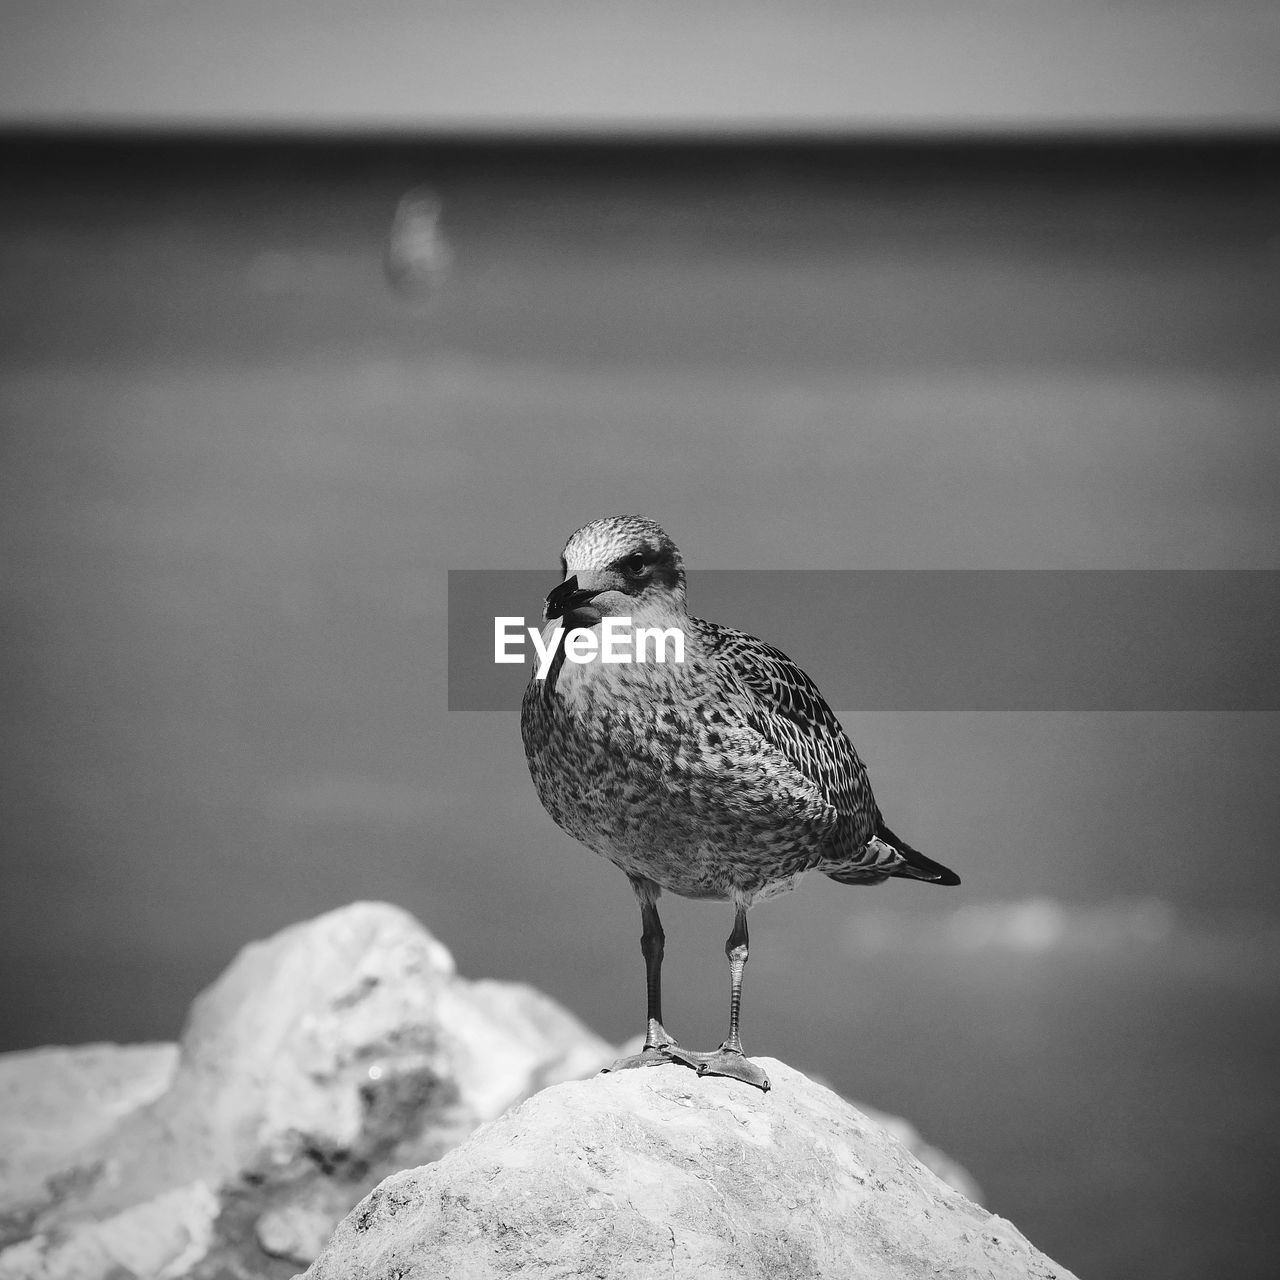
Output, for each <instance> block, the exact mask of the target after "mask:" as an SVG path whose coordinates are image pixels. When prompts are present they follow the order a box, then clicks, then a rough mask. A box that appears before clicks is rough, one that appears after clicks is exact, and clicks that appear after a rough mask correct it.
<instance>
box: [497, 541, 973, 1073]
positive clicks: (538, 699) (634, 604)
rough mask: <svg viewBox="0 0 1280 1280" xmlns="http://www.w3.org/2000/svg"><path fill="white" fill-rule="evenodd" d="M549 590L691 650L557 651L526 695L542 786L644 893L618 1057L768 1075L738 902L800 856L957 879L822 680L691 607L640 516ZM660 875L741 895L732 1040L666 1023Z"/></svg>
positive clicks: (776, 887)
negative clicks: (631, 1018)
mask: <svg viewBox="0 0 1280 1280" xmlns="http://www.w3.org/2000/svg"><path fill="white" fill-rule="evenodd" d="M562 564H563V568H564V573H565V580H564V582H562V583H561V585H560V586H559V587H557V588H556V589H555V590H553V591H552V592H551V594H550V595H549V596H548V597H547V606H548V607H547V623H546V626H545V627H544V631H543V634H544V638H545V639H547V640H549V639H550V636H551V634H552V632H553V630H554V628H555V627H556V626H564V627H565V628H566V630H568V629H570V628H572V627H576V626H583V627H592V626H595V627H597V629H598V625H599V622H600V619H601V617H630V618H631V619H632V623H633V625H634V626H636V627H642V626H643V627H657V628H670V627H676V628H679V629H680V630H681V631H682V632H683V635H684V661H683V662H666V663H659V662H655V661H652V660H649V661H644V662H632V663H621V664H616V665H610V664H605V663H602V662H600V661H599V660H596V661H593V662H590V663H586V664H581V665H580V664H577V663H574V662H572V661H567V660H566V659H565V655H564V648H563V645H561V647H560V648H559V649H558V651H557V653H556V656H555V659H554V660H553V662H552V664H551V667H550V670H549V671H548V673H547V675H546V678H545V679H539V678H538V677H537V675H536V674H535V676H534V678H533V679H532V680H531V681H530V683H529V686H528V689H527V690H526V692H525V697H524V705H523V708H522V715H521V731H522V734H523V737H524V745H525V754H526V756H527V758H528V762H529V771H530V773H531V775H532V777H533V782H534V786H535V787H536V789H537V792H538V796H539V798H540V799H541V801H542V803H543V806H544V807H545V808H546V810H547V812H548V813H549V814H550V815H551V817H552V818H553V819H554V820H555V821H556V823H557V824H558V825H559V826H560V827H562V828H563V829H564V830H565V831H567V832H568V833H569V834H570V835H572V836H574V837H575V838H576V839H578V840H580V841H581V842H582V843H583V844H585V845H586V846H587V847H588V848H589V849H592V850H594V851H595V852H596V853H598V854H600V855H602V856H603V857H606V858H608V859H609V860H610V861H611V862H613V863H615V864H616V865H617V866H618V867H620V868H621V869H622V870H623V871H625V872H626V873H627V875H628V877H629V878H630V879H631V883H632V886H633V888H634V889H635V890H636V893H637V895H638V897H639V898H640V903H641V911H642V915H643V918H644V924H645V932H644V935H643V938H642V946H643V948H644V954H645V963H646V972H647V975H648V984H649V1034H648V1037H647V1038H646V1042H645V1051H644V1053H643V1054H642V1055H638V1056H637V1057H635V1058H633V1059H627V1060H625V1061H624V1062H622V1063H620V1064H617V1065H619V1066H638V1065H646V1066H647V1065H653V1064H654V1063H655V1062H660V1061H664V1060H665V1061H679V1062H684V1063H686V1064H687V1065H689V1066H696V1067H697V1069H698V1070H699V1071H700V1072H706V1071H711V1072H714V1073H716V1074H722V1075H733V1076H736V1077H737V1078H739V1079H742V1080H745V1081H747V1082H748V1083H751V1084H755V1085H758V1086H759V1087H761V1088H768V1080H767V1078H765V1077H764V1074H763V1072H761V1071H759V1069H758V1068H757V1067H755V1066H754V1064H751V1063H750V1062H749V1061H747V1060H745V1059H744V1058H743V1056H742V1053H741V1045H740V1042H739V1041H738V1005H739V1000H740V994H741V981H742V969H743V966H744V965H745V963H746V958H747V928H746V914H745V913H746V910H747V909H748V908H749V907H750V906H751V905H752V904H753V903H754V902H756V901H757V900H759V899H761V898H763V897H767V896H769V895H771V894H774V893H778V892H782V891H785V890H787V889H790V888H793V887H794V885H795V883H796V881H797V880H798V879H799V877H800V876H801V875H803V874H804V873H805V872H806V871H814V870H816V871H820V872H822V873H824V874H825V875H828V876H830V877H831V878H832V879H834V880H838V881H840V882H842V883H848V884H859V883H863V884H875V883H878V882H880V881H882V880H885V879H887V878H888V877H889V876H902V877H908V878H912V879H919V880H930V881H934V882H937V883H941V884H958V883H959V880H958V877H956V876H955V875H954V873H952V872H950V871H948V870H947V869H946V868H945V867H943V866H941V865H939V864H938V863H936V862H933V861H931V860H930V859H929V858H926V857H925V856H924V855H923V854H921V853H918V852H917V851H916V850H914V849H912V848H911V847H910V845H908V844H906V842H905V841H902V840H900V839H899V838H898V837H897V836H895V835H894V834H893V833H892V832H891V831H890V830H889V829H888V828H887V827H886V826H885V825H884V821H883V819H882V817H881V815H880V810H879V808H878V807H877V805H876V802H875V798H874V796H873V795H872V793H871V785H870V783H869V781H868V778H867V771H866V767H865V766H864V765H863V763H862V761H861V759H860V758H859V756H858V753H857V751H856V750H855V749H854V746H853V743H852V742H850V741H849V738H848V736H847V735H846V734H845V732H844V730H843V729H842V728H841V727H840V723H839V721H837V719H836V718H835V716H834V715H833V714H832V712H831V709H830V708H829V707H828V706H827V704H826V702H825V701H824V700H823V698H822V695H821V694H820V693H819V692H818V689H817V687H816V686H815V685H814V683H813V681H812V680H810V679H809V677H808V676H807V675H806V674H805V673H804V672H803V671H802V670H801V669H800V668H799V667H797V666H796V665H795V663H793V662H792V661H791V660H790V659H789V658H788V657H787V656H786V654H784V653H782V652H780V651H779V650H777V649H775V648H773V646H772V645H768V644H766V643H764V641H762V640H758V639H756V637H754V636H751V635H747V634H746V633H745V632H742V631H735V630H733V629H731V628H729V627H722V626H719V625H718V624H716V623H714V622H707V621H704V620H703V619H701V618H696V617H693V616H691V615H690V614H689V613H688V611H687V609H686V606H685V575H684V565H683V561H682V559H681V557H680V552H679V551H678V550H677V548H676V546H675V544H674V543H673V542H672V541H671V539H670V538H669V537H668V536H667V534H666V533H665V532H663V530H662V529H661V528H660V527H659V526H658V525H656V524H655V523H654V522H653V521H651V520H646V519H644V518H643V517H640V516H617V517H612V518H609V519H605V520H597V521H593V522H592V523H591V524H588V525H584V526H583V527H582V528H581V529H579V530H578V531H577V532H576V533H574V534H573V535H572V537H570V539H569V541H568V543H567V544H566V545H565V549H564V554H563V557H562ZM663 889H668V890H670V891H671V892H673V893H678V894H681V895H682V896H684V897H689V898H720V899H728V900H730V901H732V902H733V903H734V905H735V908H736V916H735V925H734V932H733V934H732V935H731V937H730V939H729V942H728V944H727V945H726V952H727V954H728V955H729V959H730V965H731V972H732V975H733V987H732V1004H731V1019H730V1035H729V1039H728V1040H726V1041H725V1043H724V1044H723V1045H722V1046H721V1048H720V1050H718V1051H717V1052H716V1053H715V1054H692V1053H688V1052H686V1051H684V1050H683V1049H681V1048H680V1046H679V1045H677V1044H676V1043H675V1041H674V1040H672V1039H671V1038H670V1036H669V1035H668V1034H667V1032H666V1031H665V1029H664V1028H663V1027H662V1025H661V1022H662V1016H661V1008H660V1002H661V997H660V988H659V982H660V971H661V964H662V943H663V934H662V927H661V923H660V922H659V920H658V916H657V909H656V902H657V899H658V897H659V895H660V894H661V892H662V890H663Z"/></svg>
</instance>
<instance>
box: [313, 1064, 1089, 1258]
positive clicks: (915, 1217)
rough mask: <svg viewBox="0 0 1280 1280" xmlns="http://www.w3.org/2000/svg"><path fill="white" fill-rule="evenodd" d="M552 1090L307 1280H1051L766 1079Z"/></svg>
mask: <svg viewBox="0 0 1280 1280" xmlns="http://www.w3.org/2000/svg"><path fill="white" fill-rule="evenodd" d="M763 1064H764V1066H765V1068H766V1070H767V1071H768V1073H769V1076H770V1078H771V1079H772V1081H773V1089H772V1090H771V1091H770V1092H769V1093H761V1092H759V1091H758V1090H755V1089H750V1088H745V1087H743V1086H742V1085H741V1084H740V1083H738V1082H736V1081H733V1080H725V1079H718V1078H713V1077H704V1078H699V1077H698V1076H697V1075H695V1074H694V1073H693V1072H691V1071H689V1070H687V1069H686V1068H682V1067H679V1066H663V1067H655V1068H645V1069H641V1070H636V1071H623V1072H617V1073H615V1074H610V1075H605V1076H599V1077H596V1078H595V1079H593V1080H589V1081H580V1082H575V1083H569V1084H561V1085H558V1086H556V1087H555V1088H551V1089H547V1090H545V1091H544V1092H542V1093H540V1094H538V1095H536V1096H535V1097H533V1098H531V1099H530V1100H529V1101H527V1102H525V1103H523V1104H522V1105H521V1106H519V1107H516V1108H515V1109H514V1110H512V1111H510V1112H509V1113H507V1114H506V1115H504V1116H503V1117H502V1118H501V1119H499V1120H496V1121H495V1122H493V1123H492V1124H489V1125H486V1126H485V1127H484V1128H482V1129H480V1130H479V1131H477V1132H476V1133H475V1134H474V1135H472V1137H471V1138H470V1139H469V1140H468V1141H467V1142H466V1143H464V1144H463V1145H462V1146H461V1147H459V1148H457V1149H456V1150H454V1151H452V1152H450V1153H449V1154H448V1155H446V1156H444V1157H443V1158H442V1159H441V1160H439V1161H438V1162H437V1163H435V1164H432V1165H428V1166H425V1167H423V1168H420V1169H412V1170H407V1171H405V1172H402V1173H398V1174H395V1175H393V1176H392V1177H390V1178H388V1179H387V1180H386V1181H385V1182H383V1183H382V1184H381V1185H380V1186H379V1187H377V1188H376V1189H375V1190H374V1191H373V1192H372V1193H370V1194H369V1195H368V1196H366V1197H365V1198H364V1200H362V1201H361V1202H360V1204H359V1205H357V1206H356V1207H355V1209H354V1210H353V1211H352V1212H351V1213H350V1214H349V1215H348V1216H347V1217H346V1218H345V1219H344V1221H343V1222H342V1224H341V1226H340V1227H339V1228H338V1230H337V1231H336V1232H335V1234H334V1236H333V1238H332V1239H331V1240H330V1242H329V1244H328V1245H327V1246H326V1247H325V1249H324V1251H323V1253H321V1255H320V1257H319V1258H318V1259H317V1260H316V1262H315V1263H314V1264H313V1265H312V1266H311V1268H310V1269H309V1270H308V1271H307V1273H306V1276H307V1280H392V1278H394V1280H400V1278H401V1277H404V1278H405V1280H407V1278H408V1277H411V1276H440V1277H448V1278H449V1280H489V1278H490V1277H493V1278H495V1280H496V1278H497V1277H510V1276H512V1275H531V1276H560V1277H571V1276H573V1277H600V1278H601V1280H652V1277H654V1276H658V1275H672V1276H676V1277H691V1278H692V1277H695V1276H697V1277H728V1276H733V1277H743V1278H744V1280H752V1278H756V1277H758V1278H759V1280H778V1278H779V1277H786V1278H787V1280H800V1278H804V1280H820V1278H826V1277H830V1280H881V1278H883V1280H888V1278H889V1277H894V1278H895V1280H924V1277H930V1280H937V1278H938V1277H954V1278H955V1280H959V1278H960V1277H965V1278H966V1280H968V1278H971V1277H972V1278H974V1280H976V1278H977V1277H983V1278H984V1280H1028V1278H1030V1280H1051V1278H1053V1280H1069V1276H1070V1273H1068V1272H1066V1271H1065V1270H1063V1269H1062V1268H1060V1267H1058V1266H1056V1265H1055V1264H1054V1263H1053V1262H1051V1261H1050V1260H1049V1259H1048V1258H1046V1257H1045V1256H1044V1255H1043V1254H1041V1253H1040V1252H1038V1251H1037V1250H1036V1249H1035V1248H1034V1247H1033V1246H1032V1245H1030V1244H1029V1243H1028V1242H1027V1240H1026V1239H1025V1238H1024V1237H1023V1236H1022V1235H1021V1234H1020V1233H1019V1232H1018V1230H1017V1229H1016V1228H1015V1227H1014V1226H1013V1225H1012V1224H1010V1223H1009V1222H1006V1221H1005V1220H1004V1219H1002V1218H998V1217H996V1216H994V1215H993V1214H991V1213H988V1212H987V1211H986V1210H985V1209H982V1208H980V1207H979V1206H977V1205H976V1204H974V1203H973V1202H972V1201H970V1200H968V1199H967V1198H966V1197H965V1196H963V1195H961V1194H960V1193H959V1192H958V1191H956V1190H955V1189H954V1188H952V1187H950V1186H948V1185H947V1184H946V1183H944V1182H943V1181H942V1180H941V1179H940V1178H938V1177H937V1176H936V1175H935V1174H933V1173H931V1172H930V1171H929V1170H928V1169H926V1168H925V1167H924V1166H923V1165H921V1164H920V1163H919V1162H918V1161H917V1160H916V1159H915V1158H914V1157H913V1156H912V1155H911V1154H910V1153H909V1152H908V1151H907V1150H906V1149H905V1148H904V1147H903V1146H902V1145H901V1144H900V1143H899V1142H898V1141H897V1140H896V1138H894V1137H893V1136H892V1135H891V1134H890V1133H889V1132H888V1131H887V1130H886V1129H885V1128H884V1127H883V1126H882V1125H880V1124H878V1123H876V1122H875V1121H874V1120H871V1119H870V1118H869V1117H867V1116H866V1115H864V1114H863V1113H862V1112H860V1111H858V1110H857V1109H856V1108H855V1107H853V1106H852V1105H850V1104H849V1103H848V1102H845V1101H844V1100H843V1099H842V1098H840V1097H838V1096H837V1095H836V1094H834V1093H832V1092H831V1091H830V1090H828V1089H826V1088H824V1087H823V1086H821V1085H819V1084H816V1083H815V1082H814V1081H812V1080H809V1079H808V1078H807V1077H805V1076H803V1075H801V1074H800V1073H799V1072H796V1071H793V1070H792V1069H791V1068H789V1067H787V1066H786V1065H785V1064H784V1063H781V1062H776V1061H773V1060H771V1059H765V1060H763Z"/></svg>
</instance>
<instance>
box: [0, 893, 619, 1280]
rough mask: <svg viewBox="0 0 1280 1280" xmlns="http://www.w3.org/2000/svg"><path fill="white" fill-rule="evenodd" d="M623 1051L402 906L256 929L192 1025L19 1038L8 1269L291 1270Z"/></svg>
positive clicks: (7, 1101)
mask: <svg viewBox="0 0 1280 1280" xmlns="http://www.w3.org/2000/svg"><path fill="white" fill-rule="evenodd" d="M613 1056H614V1051H613V1049H612V1047H611V1046H609V1045H608V1044H606V1043H605V1042H604V1041H603V1040H601V1039H600V1038H599V1037H597V1036H594V1035H593V1034H592V1033H591V1032H590V1031H588V1030H587V1029H586V1028H585V1027H584V1026H583V1025H582V1024H581V1023H579V1022H578V1021H577V1020H576V1019H575V1018H573V1017H572V1015H570V1014H569V1013H567V1012H566V1011H565V1010H564V1009H562V1008H561V1007H560V1006H558V1005H557V1004H555V1002H554V1001H552V1000H549V999H548V998H547V997H545V996H543V995H541V994H540V993H539V992H537V991H534V990H533V989H532V988H529V987H525V986H522V985H518V984H512V983H502V982H471V981H467V980H466V979H463V978H460V977H459V976H458V975H457V974H456V973H455V972H454V966H453V960H452V957H451V956H450V955H449V953H448V951H447V950H446V949H445V948H444V947H443V946H442V945H441V944H440V943H439V942H437V941H436V940H435V939H434V938H433V937H432V936H431V935H430V934H429V933H428V932H427V931H426V930H425V929H424V928H423V927H422V926H421V925H420V924H419V923H418V922H417V921H416V920H414V919H413V918H412V917H411V916H409V915H408V914H407V913H405V912H403V911H401V910H399V909H398V908H395V907H391V906H387V905H385V904H380V903H357V904H355V905H354V906H350V907H346V908H343V909H342V910H339V911H334V912H330V913H329V914H327V915H324V916H321V917H319V918H318V919H316V920H313V921H309V922H307V923H305V924H301V925H296V926H293V927H292V928H289V929H286V930H284V931H283V932H281V933H279V934H277V935H276V936H275V937H273V938H270V939H268V940H267V941H265V942H259V943H254V944H252V945H250V946H248V947H246V948H245V949H244V950H243V951H242V952H241V953H240V955H239V956H238V957H237V958H236V960H235V961H234V962H233V964H232V965H231V966H230V968H229V969H228V970H227V971H226V972H225V973H224V974H223V975H222V977H221V978H219V979H218V981H217V982H216V983H214V985H213V986H212V987H210V988H209V989H208V990H207V991H205V992H204V993H203V994H202V995H201V996H200V997H199V998H198V999H197V1000H196V1002H195V1004H194V1005H193V1006H192V1009H191V1012H190V1015H189V1018H188V1021H187V1026H186V1029H185V1031H184V1033H183V1036H182V1040H181V1044H180V1045H179V1046H177V1047H176V1048H175V1047H174V1046H171V1045H151V1046H135V1047H127V1048H120V1047H116V1046H89V1047H86V1048H80V1049H42V1050H36V1051H34V1052H31V1053H15V1054H7V1055H3V1056H2V1057H0V1099H2V1100H3V1103H4V1107H3V1113H4V1116H5V1121H4V1126H3V1128H0V1145H2V1147H3V1152H4V1157H3V1160H4V1162H3V1164H0V1231H3V1235H0V1245H5V1246H8V1247H5V1248H3V1249H0V1280H36V1278H37V1277H38V1278H40V1280H46V1278H47V1280H63V1278H65V1280H71V1278H72V1277H74V1278H75V1280H95V1278H97V1277H102V1278H104V1280H105V1278H106V1277H111V1280H127V1278H128V1277H147V1278H154V1280H176V1278H177V1277H183V1276H190V1277H192V1278H193V1280H199V1278H200V1277H204V1276H208V1277H214V1276H233V1277H263V1278H264V1280H270V1278H271V1277H273V1276H281V1277H284V1276H289V1275H291V1274H293V1272H294V1271H296V1269H297V1267H298V1265H305V1264H306V1263H307V1262H309V1261H310V1260H311V1259H312V1258H313V1257H314V1256H315V1252H316V1250H317V1249H318V1247H319V1244H320V1243H321V1242H322V1241H323V1239H324V1238H325V1237H326V1236H327V1235H328V1233H329V1231H330V1230H331V1229H332V1227H333V1225H334V1224H335V1223H336V1222H337V1221H338V1220H339V1219H340V1218H341V1216H342V1215H343V1214H344V1213H345V1212H346V1211H347V1210H348V1209H349V1208H350V1207H351V1206H352V1205H353V1204H354V1203H355V1202H356V1201H357V1200H358V1199H359V1198H360V1197H361V1196H362V1195H363V1194H364V1193H365V1192H366V1191H367V1190H368V1189H369V1187H370V1186H372V1185H373V1184H375V1183H376V1182H377V1181H379V1180H380V1179H381V1178H382V1177H384V1176H386V1175H387V1174H389V1173H392V1172H395V1171H397V1170H400V1169H403V1168H406V1167H409V1166H413V1165H419V1164H423V1163H424V1162H428V1161H432V1160H435V1159H437V1158H438V1157H439V1156H440V1155H442V1154H443V1153H444V1152H445V1151H448V1150H449V1149H450V1148H452V1147H454V1146H456V1145H457V1144H458V1143H459V1142H460V1141H461V1140H462V1139H463V1138H465V1137H466V1136H467V1135H468V1134H469V1133H471V1131H472V1130H473V1129H475V1127H476V1126H477V1125H478V1124H481V1123H483V1122H484V1121H486V1120H490V1119H492V1118H493V1117H495V1116H497V1115H499V1114H501V1113H502V1112H503V1111H504V1110H505V1109H506V1108H507V1107H509V1106H510V1105H511V1104H512V1103H514V1102H518V1101H520V1100H521V1099H522V1098H525V1097H528V1096H529V1095H530V1094H531V1093H533V1092H535V1091H536V1090H538V1089H541V1088H543V1087H544V1086H546V1085H548V1084H552V1083H555V1082H557V1081H561V1080H567V1079H574V1078H577V1077H580V1076H582V1075H586V1074H589V1073H591V1072H593V1071H595V1070H597V1069H598V1068H599V1067H600V1066H601V1065H602V1064H603V1063H605V1062H608V1061H611V1060H612V1058H613Z"/></svg>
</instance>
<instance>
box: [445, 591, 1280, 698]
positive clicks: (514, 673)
mask: <svg viewBox="0 0 1280 1280" xmlns="http://www.w3.org/2000/svg"><path fill="white" fill-rule="evenodd" d="M557 580H558V578H557V575H556V574H555V573H554V572H541V571H538V570H529V569H513V570H502V569H482V570H471V569H455V570H450V572H449V709H450V710H451V711H512V710H515V709H516V708H518V707H519V705H520V698H521V695H522V694H523V691H524V687H525V685H526V684H527V683H528V680H529V675H530V670H531V664H532V661H533V658H534V656H535V655H534V650H533V646H532V644H531V643H530V642H529V640H528V637H527V635H526V637H525V641H524V647H523V652H524V654H525V655H526V656H527V658H528V661H527V662H523V663H514V664H499V663H497V662H495V661H494V631H495V627H494V620H495V618H499V617H509V618H510V617H523V619H524V621H525V624H526V625H528V626H534V627H536V626H538V625H539V624H540V622H541V618H542V612H541V611H542V600H543V597H544V596H545V595H546V594H547V592H548V591H550V590H551V588H552V587H554V586H555V585H556V582H557ZM689 605H690V610H691V612H693V613H694V614H696V615H698V616H700V617H705V618H711V619H714V620H715V621H716V622H720V623H723V624H725V625H727V626H733V627H739V628H740V629H742V630H743V631H749V632H751V633H752V634H754V635H757V636H759V637H760V638H761V639H763V640H767V641H768V642H769V643H770V644H773V645H776V646H777V647H778V648H780V649H782V650H783V651H784V652H786V653H787V654H788V655H789V656H790V657H791V658H792V659H793V660H794V661H796V662H797V663H799V665H800V666H802V667H804V669H805V670H806V671H808V673H809V674H810V675H811V676H812V677H813V679H814V680H815V681H816V682H817V684H818V687H819V688H820V689H821V690H822V691H823V693H824V694H825V696H826V698H827V701H828V702H829V703H830V704H831V705H832V707H833V708H835V709H836V710H851V711H857V710H861V711H1275V710H1278V709H1280V660H1278V658H1280V655H1278V653H1277V648H1278V646H1277V643H1276V637H1277V631H1278V629H1280V571H1276V570H1141V569H1133V570H1058V569H1050V570H1021V569H1008V570H1006V569H991V570H988V569H958V570H951V569H941V570H933V569H918V570H875V569H866V570H864V569H831V570H827V569H812V570H782V569H760V570H756V569H722V570H717V569H710V570H708V569H703V570H700V571H699V572H698V574H697V577H696V579H694V581H693V583H692V585H691V591H690V600H689ZM512 630H513V632H514V631H515V630H516V627H515V626H514V625H513V627H512ZM510 651H511V652H520V651H521V650H520V649H519V648H518V647H517V646H516V644H515V643H514V642H513V643H512V645H511V646H510Z"/></svg>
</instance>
